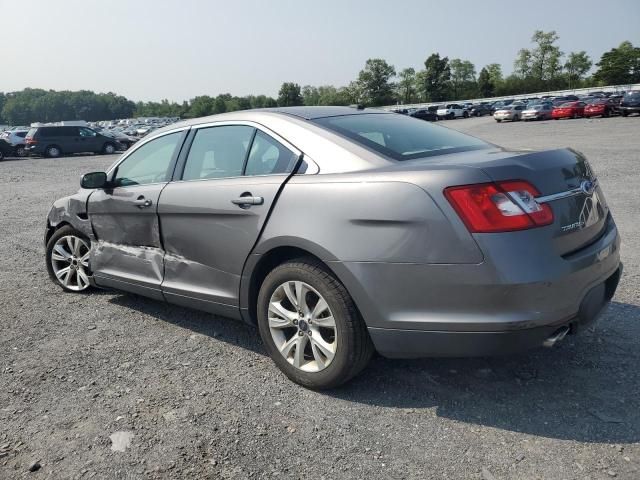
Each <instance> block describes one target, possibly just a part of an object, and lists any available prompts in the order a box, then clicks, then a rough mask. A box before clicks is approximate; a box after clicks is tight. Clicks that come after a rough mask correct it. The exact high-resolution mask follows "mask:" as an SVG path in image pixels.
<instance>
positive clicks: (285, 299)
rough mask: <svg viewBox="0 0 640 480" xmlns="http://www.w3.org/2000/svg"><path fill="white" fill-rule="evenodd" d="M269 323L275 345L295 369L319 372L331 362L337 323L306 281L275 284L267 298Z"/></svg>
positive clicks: (319, 296) (317, 293)
mask: <svg viewBox="0 0 640 480" xmlns="http://www.w3.org/2000/svg"><path fill="white" fill-rule="evenodd" d="M268 322H269V331H270V333H271V338H272V339H273V341H274V343H275V346H276V348H277V349H278V351H279V352H280V354H281V355H282V356H283V357H284V358H285V359H286V360H287V362H289V363H290V364H291V365H293V366H294V367H295V368H298V369H300V370H302V371H305V372H319V371H321V370H324V369H325V368H327V367H328V366H329V365H330V364H331V362H332V361H333V359H334V357H335V354H336V347H337V345H338V343H337V335H338V332H337V329H336V322H335V319H334V317H333V313H332V312H331V308H330V307H329V304H328V303H327V301H326V300H325V299H324V298H323V297H322V295H321V294H320V293H319V292H318V291H317V290H316V289H314V288H313V287H312V286H311V285H309V284H308V283H305V282H301V281H288V282H285V283H283V284H281V285H280V286H278V288H276V289H275V291H274V292H273V294H272V295H271V298H270V300H269V312H268Z"/></svg>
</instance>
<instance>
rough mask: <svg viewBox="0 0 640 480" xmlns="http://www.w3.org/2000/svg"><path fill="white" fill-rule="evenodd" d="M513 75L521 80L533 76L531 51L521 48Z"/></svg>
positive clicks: (514, 63)
mask: <svg viewBox="0 0 640 480" xmlns="http://www.w3.org/2000/svg"><path fill="white" fill-rule="evenodd" d="M513 73H514V75H517V76H518V77H520V78H527V77H529V76H531V50H527V49H526V48H521V49H520V50H519V51H518V56H517V57H516V59H515V61H514V62H513Z"/></svg>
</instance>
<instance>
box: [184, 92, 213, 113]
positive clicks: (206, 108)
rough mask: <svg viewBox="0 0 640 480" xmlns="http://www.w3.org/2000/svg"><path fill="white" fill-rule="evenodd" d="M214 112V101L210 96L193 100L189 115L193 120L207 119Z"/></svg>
mask: <svg viewBox="0 0 640 480" xmlns="http://www.w3.org/2000/svg"><path fill="white" fill-rule="evenodd" d="M213 111H214V100H213V98H211V97H210V96H208V95H201V96H198V97H195V98H194V99H193V100H191V104H190V105H189V114H188V116H189V117H191V118H197V117H206V116H208V115H212V114H213Z"/></svg>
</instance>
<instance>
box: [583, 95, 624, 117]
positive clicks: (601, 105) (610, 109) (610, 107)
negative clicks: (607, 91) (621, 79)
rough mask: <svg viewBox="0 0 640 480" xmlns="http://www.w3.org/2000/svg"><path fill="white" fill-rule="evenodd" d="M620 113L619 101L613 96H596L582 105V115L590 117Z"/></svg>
mask: <svg viewBox="0 0 640 480" xmlns="http://www.w3.org/2000/svg"><path fill="white" fill-rule="evenodd" d="M617 113H620V101H619V100H617V99H614V98H606V97H605V98H598V99H597V100H592V101H591V102H590V103H588V104H587V105H586V106H585V107H584V113H583V116H585V117H587V118H590V117H609V116H611V115H615V114H617Z"/></svg>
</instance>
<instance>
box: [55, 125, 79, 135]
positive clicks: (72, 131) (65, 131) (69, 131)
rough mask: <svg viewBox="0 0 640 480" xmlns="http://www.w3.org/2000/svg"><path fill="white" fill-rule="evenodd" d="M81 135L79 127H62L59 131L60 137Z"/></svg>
mask: <svg viewBox="0 0 640 480" xmlns="http://www.w3.org/2000/svg"><path fill="white" fill-rule="evenodd" d="M78 135H80V133H79V132H78V127H60V128H59V130H58V136H59V137H77V136H78Z"/></svg>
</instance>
